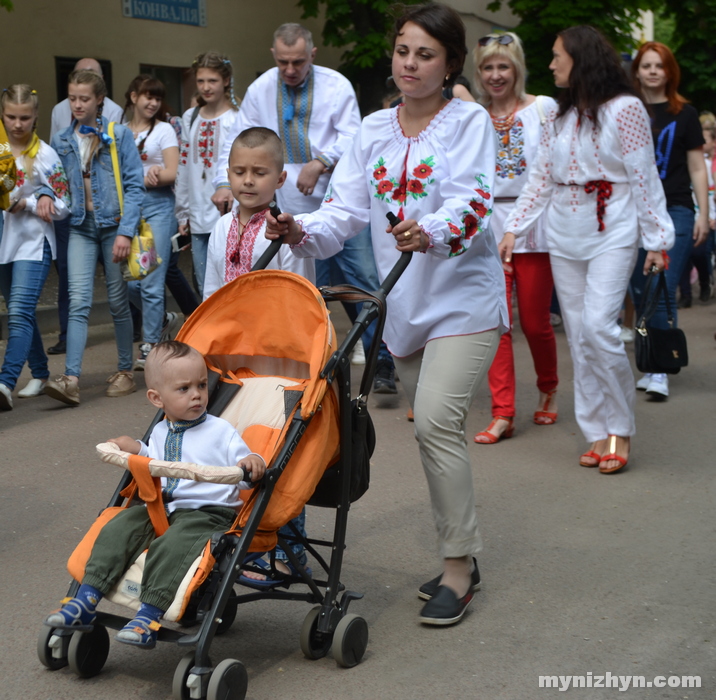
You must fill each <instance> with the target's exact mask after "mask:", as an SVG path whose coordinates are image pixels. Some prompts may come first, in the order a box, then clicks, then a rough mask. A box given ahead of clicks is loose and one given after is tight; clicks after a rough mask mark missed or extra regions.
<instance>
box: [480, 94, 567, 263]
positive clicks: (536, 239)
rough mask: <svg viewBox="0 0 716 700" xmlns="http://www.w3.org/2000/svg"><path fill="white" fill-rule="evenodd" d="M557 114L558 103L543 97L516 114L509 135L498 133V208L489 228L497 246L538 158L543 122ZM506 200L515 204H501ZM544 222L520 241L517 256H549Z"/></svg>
mask: <svg viewBox="0 0 716 700" xmlns="http://www.w3.org/2000/svg"><path fill="white" fill-rule="evenodd" d="M538 100H539V102H538ZM540 109H541V113H540ZM556 110H557V103H556V102H555V101H554V100H553V99H552V98H551V97H545V96H544V95H540V96H539V97H537V98H536V99H535V101H534V102H533V103H532V104H531V105H528V106H527V107H524V108H523V109H520V110H519V111H517V112H516V114H515V121H514V123H513V125H512V128H511V129H510V130H509V131H508V132H507V133H506V134H505V133H501V132H498V133H497V141H498V143H497V165H496V169H495V204H494V207H493V212H492V218H491V219H490V228H491V229H492V232H493V233H494V234H495V240H496V241H497V242H498V243H499V242H500V241H501V240H502V235H503V234H504V232H505V228H504V226H505V221H506V220H507V217H508V216H509V214H510V212H511V211H512V210H513V209H514V207H515V201H516V200H517V197H519V195H520V192H521V191H522V188H523V187H524V186H525V184H526V182H527V179H528V177H529V171H530V166H531V165H532V163H533V162H534V161H535V159H536V158H537V149H538V148H539V143H540V134H541V131H542V121H543V120H544V122H545V125H546V123H547V119H548V118H549V117H550V116H551V115H552V114H553V113H554V112H556ZM506 140H507V142H505V141H506ZM503 198H504V199H508V200H512V201H500V200H501V199H503ZM543 219H544V217H539V218H538V219H537V221H536V222H535V225H534V226H532V228H530V230H529V231H528V232H527V234H526V235H524V236H522V237H521V238H518V239H517V241H516V242H515V249H514V251H513V252H514V253H546V252H547V234H546V232H545V229H544V224H543Z"/></svg>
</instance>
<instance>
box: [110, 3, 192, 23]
mask: <svg viewBox="0 0 716 700" xmlns="http://www.w3.org/2000/svg"><path fill="white" fill-rule="evenodd" d="M122 13H123V14H124V16H125V17H133V18H134V19H153V20H155V21H157V22H173V23H174V24H190V25H193V26H195V27H206V0H122Z"/></svg>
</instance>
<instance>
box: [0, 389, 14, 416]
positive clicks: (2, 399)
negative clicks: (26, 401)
mask: <svg viewBox="0 0 716 700" xmlns="http://www.w3.org/2000/svg"><path fill="white" fill-rule="evenodd" d="M0 411H12V391H10V387H7V386H5V385H4V384H2V383H0Z"/></svg>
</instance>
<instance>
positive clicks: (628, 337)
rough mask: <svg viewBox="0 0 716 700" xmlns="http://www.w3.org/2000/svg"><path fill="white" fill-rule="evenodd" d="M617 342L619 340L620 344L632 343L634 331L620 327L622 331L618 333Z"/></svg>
mask: <svg viewBox="0 0 716 700" xmlns="http://www.w3.org/2000/svg"><path fill="white" fill-rule="evenodd" d="M619 340H621V341H622V343H633V342H634V331H633V330H632V329H631V328H627V327H626V326H622V329H621V330H620V331H619Z"/></svg>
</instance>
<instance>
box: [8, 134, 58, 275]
mask: <svg viewBox="0 0 716 700" xmlns="http://www.w3.org/2000/svg"><path fill="white" fill-rule="evenodd" d="M16 161H17V169H18V171H17V182H16V183H15V188H14V189H13V190H12V192H11V193H10V200H11V201H13V202H15V201H17V200H19V199H25V200H26V204H25V209H23V210H22V211H20V212H17V213H10V212H0V216H3V217H4V222H3V231H2V236H1V237H0V265H4V264H6V263H11V262H14V261H15V260H35V261H37V260H42V255H43V250H44V247H45V239H47V240H48V241H49V243H50V249H51V250H52V257H53V259H54V257H55V251H56V247H55V227H54V226H53V225H52V223H48V222H47V221H43V220H42V219H41V218H40V217H39V216H37V214H36V213H35V212H36V211H37V201H38V200H37V194H36V193H37V191H38V190H39V189H40V187H42V186H44V187H48V188H49V189H51V190H52V191H53V192H54V193H55V201H54V204H55V212H56V214H55V215H54V216H53V217H52V218H53V219H54V220H55V221H58V220H60V219H65V218H67V217H68V216H69V214H70V209H69V206H70V188H69V184H68V182H67V176H66V175H65V171H64V168H63V167H62V162H61V161H60V157H59V156H58V155H57V153H56V151H55V150H54V149H53V148H51V147H50V146H48V145H47V144H46V143H45V142H44V141H40V150H39V151H38V152H37V155H36V156H35V158H34V160H31V159H30V158H28V156H20V157H19V158H17V159H16Z"/></svg>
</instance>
